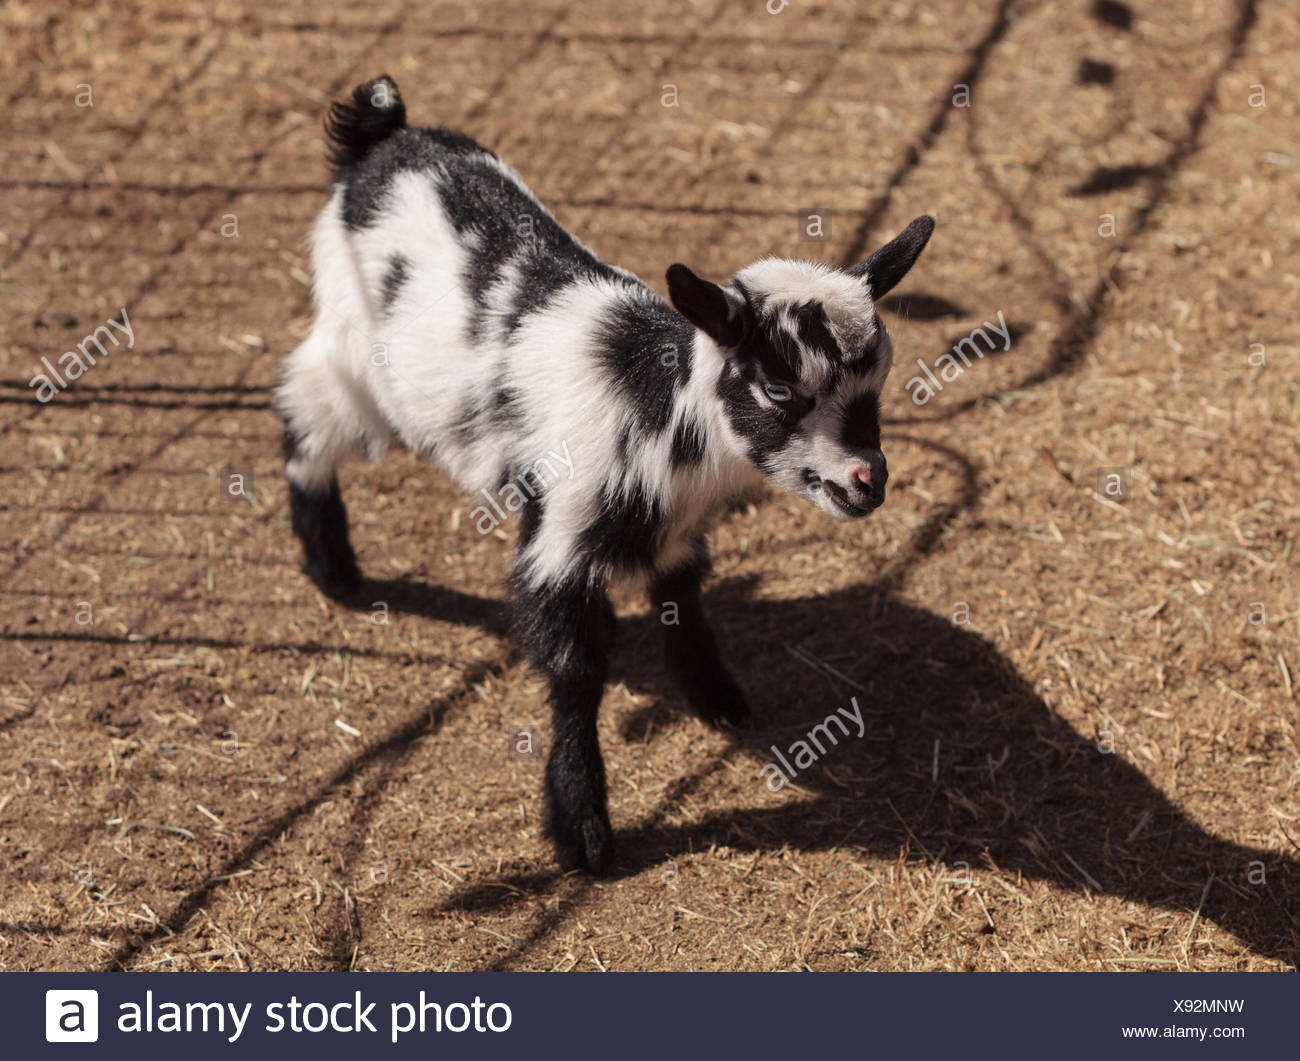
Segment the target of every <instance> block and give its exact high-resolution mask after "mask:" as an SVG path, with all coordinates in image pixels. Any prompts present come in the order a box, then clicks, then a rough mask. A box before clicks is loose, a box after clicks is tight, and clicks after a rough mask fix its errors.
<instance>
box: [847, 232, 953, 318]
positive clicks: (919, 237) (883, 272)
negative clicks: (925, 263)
mask: <svg viewBox="0 0 1300 1061" xmlns="http://www.w3.org/2000/svg"><path fill="white" fill-rule="evenodd" d="M933 231H934V218H932V217H930V216H929V215H928V214H923V215H922V216H920V217H918V218H917V219H916V220H915V221H913V222H912V223H911V224H910V225H908V226H907V228H905V229H903V231H902V232H900V233H899V234H898V235H897V236H895V237H894V238H893V239H891V240H890V241H889V242H888V243H886V244H885V245H884V246H883V247H881V248H880V250H878V251H876V253H875V254H873V255H872V256H871V257H870V258H868V259H867V260H866V261H864V262H859V263H858V264H857V265H855V266H854V267H853V268H852V269H850V270H849V274H850V275H852V276H856V277H858V278H859V279H861V280H865V281H866V282H867V283H868V284H870V285H871V297H872V298H873V299H878V298H880V297H881V296H882V295H884V294H885V293H886V292H887V291H889V290H891V289H892V288H893V287H894V286H895V285H896V284H897V283H898V282H899V281H900V280H901V279H903V277H905V276H906V275H907V271H908V270H909V269H910V268H912V265H913V264H914V263H915V262H916V259H917V258H918V257H920V254H921V251H923V250H924V249H925V245H926V243H928V242H929V240H930V233H931V232H933Z"/></svg>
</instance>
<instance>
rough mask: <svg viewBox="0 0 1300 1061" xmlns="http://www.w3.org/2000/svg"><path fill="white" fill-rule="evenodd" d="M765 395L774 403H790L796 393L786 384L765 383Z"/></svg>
mask: <svg viewBox="0 0 1300 1061" xmlns="http://www.w3.org/2000/svg"><path fill="white" fill-rule="evenodd" d="M763 393H764V394H766V395H767V396H768V398H770V399H771V400H772V401H774V402H788V401H789V400H790V399H791V398H793V397H794V391H792V390H791V389H790V388H789V387H787V386H786V385H785V384H784V383H765V384H763Z"/></svg>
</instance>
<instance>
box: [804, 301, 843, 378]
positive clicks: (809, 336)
mask: <svg viewBox="0 0 1300 1061" xmlns="http://www.w3.org/2000/svg"><path fill="white" fill-rule="evenodd" d="M794 320H795V325H796V327H797V328H798V330H799V341H800V342H801V343H803V345H804V346H806V347H808V348H809V349H811V350H817V351H819V352H821V353H822V354H823V355H824V356H825V357H826V358H827V359H828V360H829V361H831V362H832V363H833V362H836V361H840V360H843V356H844V355H843V353H842V351H841V350H840V345H839V343H837V342H836V341H835V336H833V335H832V334H831V330H830V327H829V325H827V323H826V313H825V311H824V310H823V309H822V307H821V305H820V304H819V303H817V302H805V303H804V304H803V305H801V306H797V307H795V309H794Z"/></svg>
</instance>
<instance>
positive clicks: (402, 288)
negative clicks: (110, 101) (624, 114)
mask: <svg viewBox="0 0 1300 1061" xmlns="http://www.w3.org/2000/svg"><path fill="white" fill-rule="evenodd" d="M327 133H328V136H329V140H330V142H331V144H332V154H331V162H332V163H333V166H334V191H333V195H332V197H331V198H330V201H329V205H328V206H326V207H325V209H324V211H323V212H322V213H321V215H320V218H319V219H318V221H317V222H316V226H315V231H314V235H313V240H312V262H313V267H314V270H315V279H316V288H315V295H316V301H317V304H318V306H319V312H318V315H317V317H316V320H315V324H314V326H313V328H312V331H311V333H310V335H309V336H308V337H307V339H306V340H305V341H304V342H303V343H302V345H301V346H299V347H298V348H297V349H296V350H295V351H294V352H293V353H292V354H291V355H290V356H289V358H288V359H287V362H286V364H285V371H284V378H283V382H282V383H281V384H280V386H279V388H278V389H277V391H276V407H277V408H278V410H279V411H280V413H281V415H282V416H283V418H284V421H285V459H286V462H287V466H286V475H287V476H288V480H289V500H290V508H291V515H292V522H293V529H294V531H295V533H296V534H297V535H298V537H299V539H301V541H302V546H303V550H304V552H305V557H306V571H307V573H308V574H309V575H310V576H311V578H312V579H313V580H314V581H315V583H316V584H317V585H318V586H319V587H320V588H321V589H322V590H323V591H324V592H325V593H327V594H329V595H331V596H335V597H340V598H348V597H349V596H351V595H353V594H355V593H356V591H357V590H358V589H359V587H360V573H359V571H358V569H357V563H356V558H355V556H354V555H353V552H352V547H351V545H350V543H349V540H348V522H347V512H346V510H345V508H344V506H343V500H342V497H341V496H340V494H339V486H338V480H337V479H336V477H335V467H336V465H337V463H338V461H339V459H340V457H341V455H342V454H343V453H344V452H345V451H347V450H349V449H352V448H354V447H358V446H360V447H362V448H363V449H364V450H365V451H366V452H367V453H368V454H369V455H370V456H371V457H372V458H375V457H378V456H379V455H380V454H382V453H383V451H384V450H385V448H386V447H387V445H388V443H389V442H390V440H391V439H392V438H393V437H394V436H396V437H397V438H398V439H400V440H401V441H402V442H403V443H405V445H407V446H408V447H410V448H412V449H416V450H423V451H426V452H428V453H429V454H430V455H431V456H432V457H434V458H435V459H436V460H437V461H438V462H439V463H440V464H442V465H443V467H445V468H446V469H447V470H448V472H450V474H451V475H452V476H453V477H454V478H455V479H456V480H457V481H459V482H460V483H461V484H463V485H464V486H465V487H466V488H468V489H469V490H472V491H476V492H478V491H483V490H504V487H505V486H506V484H512V483H513V484H517V486H516V488H515V489H514V492H513V494H512V495H511V496H512V497H514V498H517V500H518V504H517V505H510V504H508V505H507V507H511V508H515V507H517V508H518V509H519V510H520V520H519V542H518V546H517V548H516V551H515V557H514V564H513V574H512V578H511V591H512V598H513V618H514V626H515V629H516V631H517V637H518V640H519V642H520V644H521V645H522V647H523V649H524V650H525V651H526V653H527V655H528V656H529V658H530V659H531V661H532V662H533V664H534V665H536V666H537V667H538V668H539V669H540V670H541V671H542V672H543V673H544V674H545V676H546V678H547V679H548V681H549V685H550V703H551V710H552V719H553V737H552V746H551V753H550V759H549V761H548V763H547V765H546V781H545V827H546V831H547V833H548V835H549V836H550V838H551V839H552V840H553V841H554V844H555V851H556V855H557V857H558V860H559V863H560V865H561V866H563V867H564V868H565V869H566V870H567V869H573V868H578V867H582V868H586V869H589V870H592V871H595V872H599V871H601V870H603V869H605V868H607V867H608V865H609V863H610V859H611V854H612V848H613V837H612V833H611V830H610V824H609V813H608V810H607V807H606V796H605V768H604V763H603V762H602V760H601V754H600V746H599V743H598V741H597V736H596V715H597V710H598V708H599V706H600V700H601V695H602V692H603V686H604V681H605V669H606V641H607V633H608V631H609V627H610V625H611V624H610V619H611V616H612V612H611V610H610V605H609V600H608V597H607V596H606V588H607V586H608V584H609V582H610V580H611V579H613V578H615V577H619V578H623V577H633V578H640V579H641V580H643V581H644V582H645V583H646V584H648V587H649V593H650V598H651V600H652V601H653V602H654V604H655V607H656V608H657V609H662V606H663V605H665V604H667V603H668V602H674V603H675V604H676V615H677V619H678V622H677V623H676V624H673V625H666V626H665V627H664V633H665V636H666V638H667V661H668V667H669V670H670V671H671V673H672V674H673V676H674V678H675V679H676V681H677V682H678V683H679V684H680V686H681V689H682V692H683V694H684V697H685V699H686V700H687V702H688V703H689V704H690V706H691V707H692V708H693V710H694V711H695V712H696V713H697V714H698V715H699V716H700V717H701V718H703V719H704V720H705V721H707V722H710V723H713V724H724V723H726V724H736V723H740V722H741V721H742V720H744V719H745V718H746V715H747V708H746V704H745V698H744V695H743V694H742V693H741V691H740V688H739V687H738V686H737V684H736V681H735V679H734V678H732V676H731V675H730V674H729V673H728V672H727V670H726V668H725V667H724V666H723V664H722V661H721V659H720V658H719V654H718V648H717V644H716V642H715V641H714V637H713V633H712V631H711V630H710V629H709V625H708V622H707V620H706V619H705V616H704V613H703V611H702V609H701V605H700V582H701V579H702V578H703V577H704V575H705V574H706V573H707V571H708V568H709V559H708V550H707V545H706V542H705V535H706V532H707V531H708V529H709V526H710V523H711V521H712V519H713V518H714V517H715V516H716V515H717V513H718V512H719V510H720V509H722V508H723V507H724V506H725V505H726V503H727V502H728V501H729V500H730V499H733V498H735V497H736V496H737V495H738V494H740V493H742V492H743V491H745V490H746V489H747V488H748V487H749V486H750V485H751V484H752V483H753V482H754V481H756V480H760V479H761V478H762V477H766V478H767V479H769V480H771V481H772V482H774V483H776V484H777V485H778V486H780V487H781V488H783V489H785V490H787V491H789V492H790V493H792V494H795V495H797V496H799V497H803V498H805V499H806V500H808V501H810V502H811V503H812V504H814V505H816V506H817V507H818V508H820V509H822V510H823V511H824V512H826V513H828V514H829V515H831V516H833V517H834V518H835V519H840V520H843V519H854V518H857V517H861V516H865V515H866V514H867V513H869V512H871V511H872V510H873V509H875V508H877V507H878V506H879V505H880V504H881V502H882V501H883V500H884V497H885V479H886V470H885V458H884V455H883V454H882V453H881V451H880V419H879V398H880V391H881V388H882V386H883V385H884V382H885V377H886V376H887V375H888V374H889V370H890V366H891V364H892V360H893V350H892V347H891V344H890V340H889V337H888V336H887V335H886V334H885V328H884V325H883V324H882V323H881V320H880V318H879V317H878V316H877V315H876V311H875V307H874V301H873V300H874V299H878V298H879V297H880V296H881V295H882V294H884V293H885V292H886V291H888V290H889V289H890V288H892V287H893V286H894V285H895V284H897V283H898V282H899V280H901V279H902V278H903V275H904V274H905V273H906V272H907V271H908V269H910V268H911V266H912V263H913V262H915V261H916V258H917V255H919V254H920V253H921V250H922V248H923V247H924V246H925V243H926V241H927V240H928V239H929V237H930V233H931V231H932V229H933V228H934V222H933V220H932V219H931V218H929V217H918V218H917V219H916V220H915V221H913V222H912V223H911V224H910V225H908V226H907V228H906V229H905V230H904V231H903V232H902V233H901V234H900V235H899V236H897V237H896V238H895V239H893V240H892V241H890V242H889V243H888V244H886V245H885V246H884V247H882V248H881V249H880V250H878V251H876V252H875V253H874V254H872V255H871V257H869V258H867V259H866V261H864V262H862V263H861V264H859V265H856V266H854V267H853V268H852V269H849V270H847V271H844V272H841V271H838V270H835V269H832V268H830V267H828V266H825V265H818V264H814V263H811V262H802V261H791V260H786V259H778V258H765V259H763V260H762V261H759V262H756V263H755V264H753V265H750V266H748V267H747V268H745V269H742V270H741V271H740V272H739V273H737V274H736V275H735V276H734V277H733V278H732V279H731V280H730V282H728V283H727V284H726V285H724V286H719V285H717V284H714V283H710V282H709V281H708V280H703V279H701V278H700V277H698V276H696V275H695V274H694V273H693V272H691V270H690V269H688V268H687V267H686V266H684V265H673V266H671V267H670V268H669V269H668V275H667V280H668V292H669V298H670V299H671V305H670V304H669V303H667V302H665V301H664V300H663V299H662V298H661V297H660V296H659V295H657V294H656V293H655V292H654V291H652V290H651V289H650V288H649V287H647V286H646V285H645V284H644V283H642V282H641V281H640V280H638V279H637V278H636V277H635V276H633V275H631V274H630V273H627V272H624V271H623V270H621V269H617V268H614V267H612V266H609V265H606V264H604V263H603V262H601V261H600V260H599V259H597V258H596V256H595V255H594V254H592V253H591V251H589V250H588V249H587V248H586V247H584V246H583V245H582V244H581V243H579V242H578V240H576V239H575V238H574V237H573V236H571V235H570V234H569V233H568V232H566V231H565V230H564V229H563V228H561V227H560V225H559V223H558V222H557V221H556V220H555V219H554V218H553V217H552V216H551V215H550V213H548V212H547V210H546V209H545V208H544V207H543V206H542V205H541V204H540V203H539V202H538V201H537V200H536V199H535V198H534V197H533V195H532V193H531V192H529V190H528V189H527V188H526V187H525V186H524V184H523V182H522V181H521V180H520V179H519V177H518V176H516V174H515V172H514V171H513V170H512V169H510V167H508V166H507V165H505V164H504V163H503V162H501V161H500V160H499V159H498V158H497V157H496V156H495V155H494V154H492V153H491V152H490V151H488V150H486V149H484V148H482V147H480V146H479V145H478V144H476V143H474V141H472V140H470V139H469V138H468V137H466V136H463V135H461V134H460V133H455V132H450V131H448V130H446V129H416V128H409V127H408V126H407V125H406V108H405V106H404V105H403V103H402V100H401V97H400V96H399V95H398V91H397V86H396V85H395V84H394V83H393V82H392V80H390V79H389V78H387V77H381V78H379V79H377V80H375V81H372V82H370V83H368V84H365V85H361V86H360V87H358V88H357V89H356V90H355V91H354V92H353V94H352V98H351V100H350V101H349V102H340V103H336V104H335V105H334V107H333V108H332V110H331V112H330V116H329V120H328V122H327ZM561 443H563V444H564V445H565V446H566V447H568V449H567V452H568V454H569V460H570V461H571V474H570V475H569V476H568V477H567V478H566V477H565V476H561V475H553V476H545V475H542V474H541V473H540V471H539V470H538V469H539V464H540V461H539V458H542V457H543V456H544V455H545V454H547V453H548V452H549V451H551V450H552V449H553V448H554V447H558V446H559V445H560V444H561ZM520 487H522V488H520Z"/></svg>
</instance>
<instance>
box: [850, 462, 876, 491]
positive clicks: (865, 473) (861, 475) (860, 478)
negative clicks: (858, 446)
mask: <svg viewBox="0 0 1300 1061" xmlns="http://www.w3.org/2000/svg"><path fill="white" fill-rule="evenodd" d="M849 480H850V481H856V482H859V483H861V484H862V485H863V486H866V487H870V486H871V466H870V465H869V464H854V465H853V466H851V467H850V468H849Z"/></svg>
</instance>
